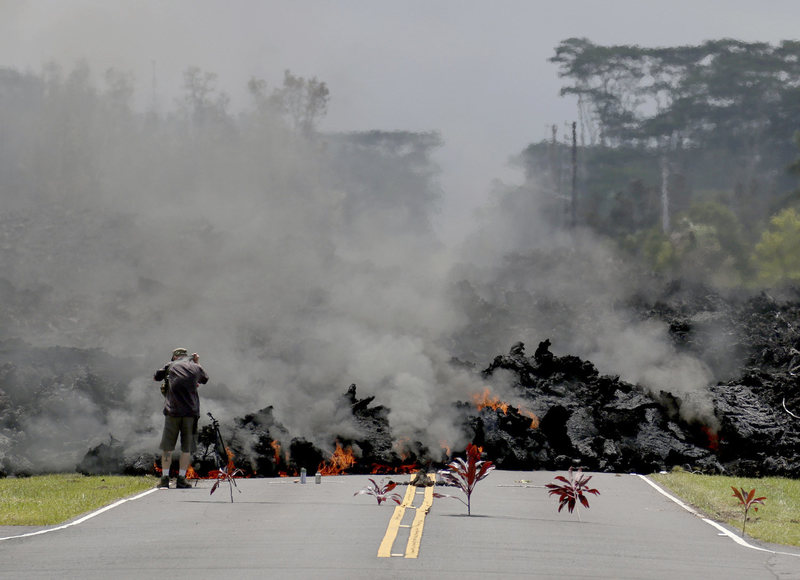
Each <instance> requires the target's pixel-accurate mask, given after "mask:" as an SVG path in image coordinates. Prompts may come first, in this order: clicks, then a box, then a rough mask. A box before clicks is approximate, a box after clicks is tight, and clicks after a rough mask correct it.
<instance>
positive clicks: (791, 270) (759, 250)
mask: <svg viewBox="0 0 800 580" xmlns="http://www.w3.org/2000/svg"><path fill="white" fill-rule="evenodd" d="M753 262H754V264H755V268H756V270H757V272H758V280H759V281H760V282H763V283H765V284H767V285H770V286H774V285H777V284H784V283H792V284H794V283H797V282H800V214H798V213H797V211H796V210H795V209H794V208H789V209H785V210H783V211H781V212H780V213H778V214H777V215H775V216H774V217H773V218H772V219H771V220H770V225H769V227H768V228H767V230H766V231H765V232H764V233H763V234H762V235H761V240H760V241H759V242H758V244H756V247H755V251H754V253H753Z"/></svg>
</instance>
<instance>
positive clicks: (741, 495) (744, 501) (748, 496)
mask: <svg viewBox="0 0 800 580" xmlns="http://www.w3.org/2000/svg"><path fill="white" fill-rule="evenodd" d="M731 489H732V490H733V497H735V498H737V499H738V500H739V505H743V506H744V519H743V520H742V535H743V536H744V526H745V525H746V524H747V512H748V511H750V508H751V507H752V508H753V511H755V512H757V511H758V507H757V506H756V505H755V504H761V505H764V500H765V499H767V498H766V497H756V489H755V488H753V489H751V490H750V493H747V492H746V491H745V490H744V488H741V489H736V488H735V487H733V486H731Z"/></svg>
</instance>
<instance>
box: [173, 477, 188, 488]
mask: <svg viewBox="0 0 800 580" xmlns="http://www.w3.org/2000/svg"><path fill="white" fill-rule="evenodd" d="M175 487H176V489H189V488H191V487H192V484H191V483H189V482H188V481H186V477H184V476H183V475H179V476H178V477H177V478H176V479H175Z"/></svg>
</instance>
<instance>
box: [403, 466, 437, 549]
mask: <svg viewBox="0 0 800 580" xmlns="http://www.w3.org/2000/svg"><path fill="white" fill-rule="evenodd" d="M428 477H430V478H431V479H432V480H435V478H436V475H434V474H432V473H430V474H428ZM432 505H433V486H432V485H431V486H428V487H426V488H425V499H424V500H423V501H422V505H421V506H419V507H418V508H417V514H416V515H415V516H414V521H413V522H412V523H411V531H410V532H409V534H408V544H407V545H406V558H416V557H417V556H419V545H420V543H421V542H422V528H423V526H425V516H426V515H428V512H429V511H430V509H431V506H432Z"/></svg>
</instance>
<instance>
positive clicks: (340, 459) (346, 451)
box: [317, 441, 356, 475]
mask: <svg viewBox="0 0 800 580" xmlns="http://www.w3.org/2000/svg"><path fill="white" fill-rule="evenodd" d="M355 464H356V457H355V455H353V449H352V448H351V447H350V446H348V447H345V448H342V446H341V445H340V444H339V442H338V441H337V442H336V449H335V450H334V451H333V454H332V455H331V458H330V460H329V461H323V462H322V463H320V464H319V467H317V471H319V472H320V473H321V474H322V475H340V474H341V473H343V472H344V471H345V470H346V469H349V468H350V467H353V465H355Z"/></svg>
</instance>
